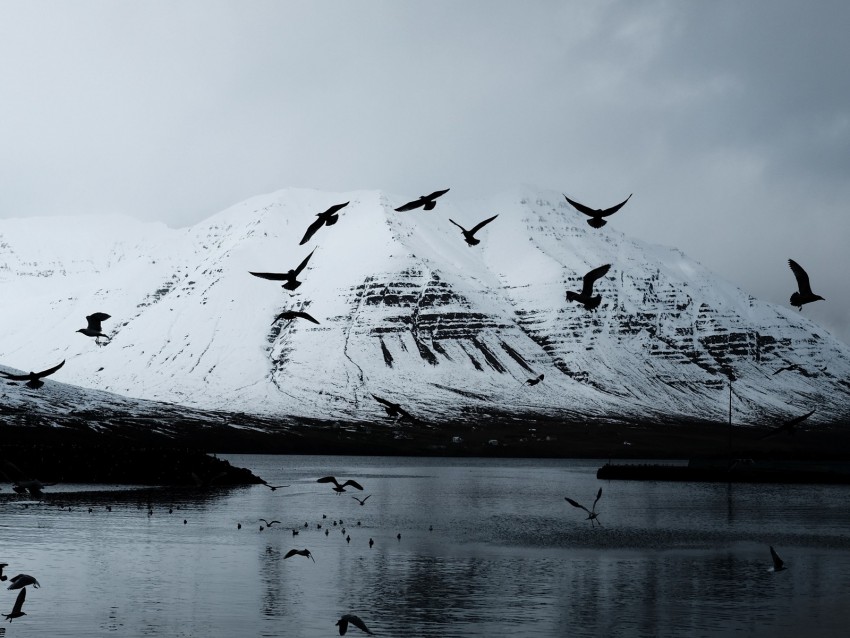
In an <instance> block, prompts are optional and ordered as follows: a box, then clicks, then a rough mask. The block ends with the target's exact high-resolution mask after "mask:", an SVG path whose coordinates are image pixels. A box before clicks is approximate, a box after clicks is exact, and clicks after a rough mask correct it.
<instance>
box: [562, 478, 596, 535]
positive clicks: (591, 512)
mask: <svg viewBox="0 0 850 638" xmlns="http://www.w3.org/2000/svg"><path fill="white" fill-rule="evenodd" d="M600 498H602V488H601V487H600V488H599V491H598V492H597V493H596V500H594V501H593V507H592V508H591V509H587V508H586V507H585V506H584V505H582V504H581V503H577V502H576V501H574V500H573V499H571V498H569V497H567V496H565V497H564V499H566V501H567V503H569V504H570V505H572V506H573V507H579V508H581V509H583V510H584V511H585V512H587V518H586V519H585V520H586V521H590V526H591V527H593V522H594V521H596V522H597V523H599V526H600V527H601V526H602V523H600V522H599V518H598V517H599V512H597V511H596V503H598V502H599V499H600Z"/></svg>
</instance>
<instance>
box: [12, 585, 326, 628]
mask: <svg viewBox="0 0 850 638" xmlns="http://www.w3.org/2000/svg"><path fill="white" fill-rule="evenodd" d="M26 598H27V590H26V589H22V590H21V591H20V593H19V594H18V597H17V598H16V599H15V605H14V606H13V607H12V611H11V613H8V614H3V616H4V617H5V618H6V620H8V621H9V622H12V620H13V619H15V618H20V617H21V616H26V613H25V612H23V611H21V607H23V606H24V601H25V600H26ZM340 631H341V630H340Z"/></svg>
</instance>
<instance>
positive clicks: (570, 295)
mask: <svg viewBox="0 0 850 638" xmlns="http://www.w3.org/2000/svg"><path fill="white" fill-rule="evenodd" d="M610 269H611V264H605V265H604V266H599V267H598V268H594V269H593V270H591V271H590V272H589V273H587V274H586V275H585V276H584V277H583V279H582V281H583V284H582V288H581V292H574V291H572V290H568V291H567V301H577V302H579V303H580V304H582V305H583V306H584V307H585V308H587V309H588V310H596V308H598V307H599V304H600V303H601V302H602V295H596V296H595V297H594V296H593V284H594V283H595V282H596V280H597V279H599V278H600V277H604V276H605V275H606V274H607V272H608V271H609V270H610Z"/></svg>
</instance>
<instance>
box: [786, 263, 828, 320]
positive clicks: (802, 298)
mask: <svg viewBox="0 0 850 638" xmlns="http://www.w3.org/2000/svg"><path fill="white" fill-rule="evenodd" d="M788 265H789V266H790V267H791V272H793V273H794V277H795V278H796V279H797V292H795V293H793V294H792V295H791V305H792V306H794V307H795V308H797V309H798V310H802V309H803V304H806V303H811V302H813V301H826V299H824V298H823V297H821V296H820V295H816V294H815V293H813V292H812V286H811V285H810V284H809V275H808V274H807V273H806V271H805V270H803V268H802V266H800V264H798V263H797V262H796V261H794V260H793V259H789V260H788Z"/></svg>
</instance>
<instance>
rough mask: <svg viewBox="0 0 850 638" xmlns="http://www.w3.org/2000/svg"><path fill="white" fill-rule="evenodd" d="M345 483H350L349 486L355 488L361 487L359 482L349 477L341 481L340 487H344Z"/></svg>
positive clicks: (360, 488) (359, 488)
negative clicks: (343, 481)
mask: <svg viewBox="0 0 850 638" xmlns="http://www.w3.org/2000/svg"><path fill="white" fill-rule="evenodd" d="M346 485H350V486H351V487H353V488H354V489H357V490H362V489H363V486H362V485H360V483H358V482H357V481H352V480H351V479H348V480H347V481H346V482H345V483H343V484H342V487H345V486H346Z"/></svg>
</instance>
